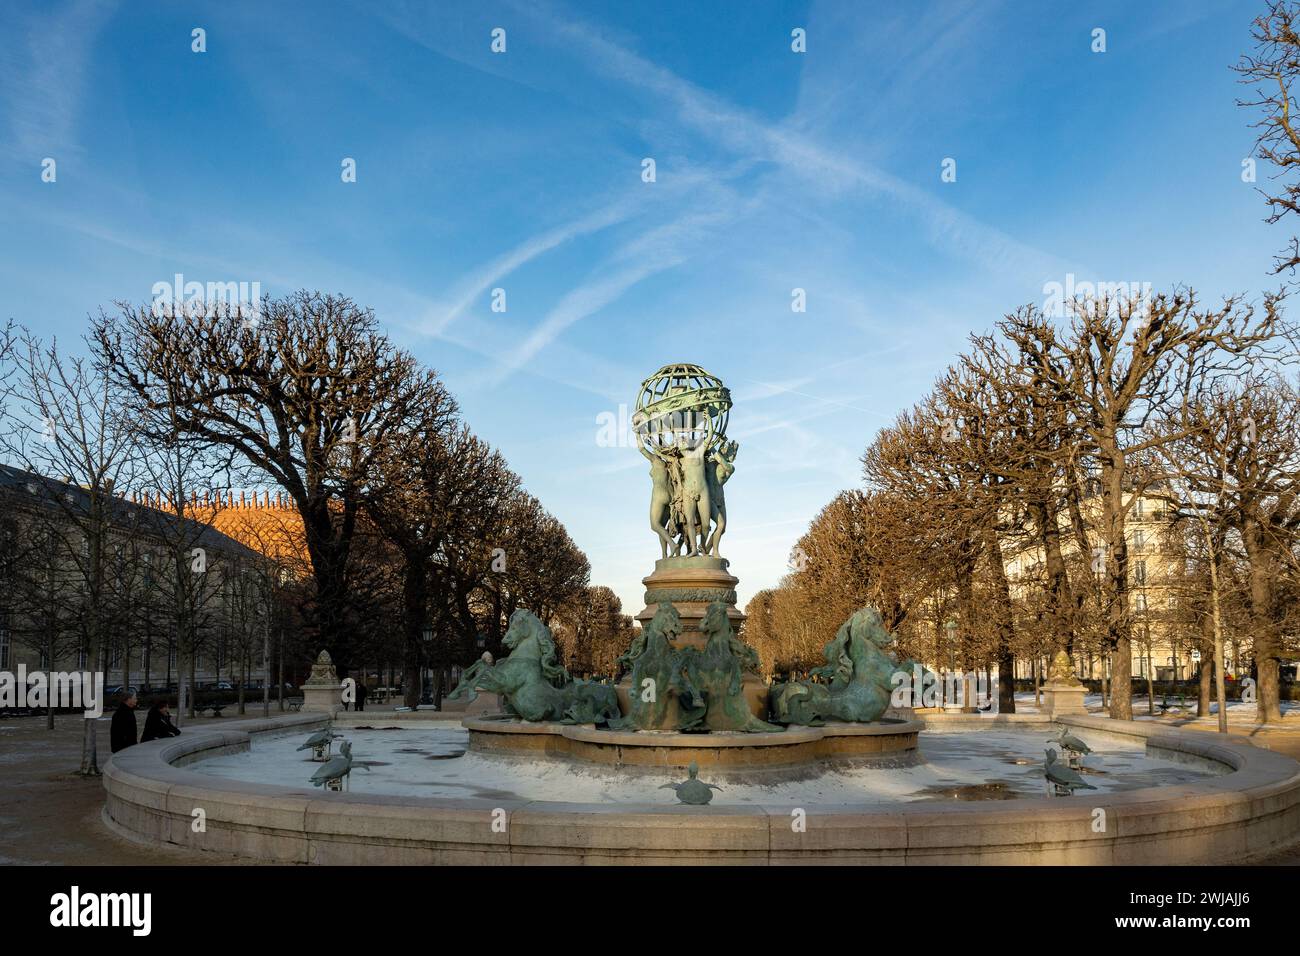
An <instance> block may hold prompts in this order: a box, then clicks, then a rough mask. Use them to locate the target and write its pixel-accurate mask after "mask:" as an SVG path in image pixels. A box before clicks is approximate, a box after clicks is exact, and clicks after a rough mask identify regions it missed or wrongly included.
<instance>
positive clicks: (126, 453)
mask: <svg viewBox="0 0 1300 956" xmlns="http://www.w3.org/2000/svg"><path fill="white" fill-rule="evenodd" d="M17 366H18V368H17V372H16V380H17V386H18V388H19V390H20V397H21V400H22V403H23V405H24V409H23V419H22V421H21V422H20V423H18V425H17V426H16V428H15V429H14V432H13V433H11V435H10V439H9V441H8V442H7V445H8V451H9V456H10V457H11V458H12V459H14V460H16V461H18V462H19V463H20V464H21V466H22V467H23V468H24V469H25V470H27V471H29V472H32V473H33V474H34V475H35V476H36V477H34V478H33V479H31V480H32V481H33V483H36V484H38V485H39V486H40V487H39V488H37V489H36V494H37V495H38V496H39V497H41V498H43V499H45V500H46V501H48V502H50V503H51V504H52V505H53V506H54V507H55V508H57V509H58V515H57V519H58V520H56V521H50V522H48V523H47V527H48V529H49V531H50V532H51V534H53V535H54V536H55V537H57V539H58V541H59V548H58V550H59V552H60V554H61V555H62V556H63V557H64V558H65V559H66V562H67V567H68V569H69V571H70V572H71V573H73V574H74V575H75V578H76V581H77V584H78V590H79V592H80V596H81V598H82V600H83V602H84V604H83V608H82V611H83V613H82V615H81V621H82V629H83V634H84V642H83V650H84V653H85V659H86V662H87V666H88V667H89V668H90V669H91V670H93V671H97V672H103V671H104V670H105V669H106V667H107V660H106V653H105V650H106V648H107V644H108V640H107V638H108V628H109V624H110V618H111V604H112V593H111V589H110V584H111V572H110V561H111V559H112V548H111V545H112V538H113V536H114V534H117V535H124V536H128V537H129V536H130V535H131V534H133V533H135V529H133V528H131V527H129V523H130V520H131V517H130V515H131V514H132V512H130V510H129V509H125V508H124V506H123V502H122V501H121V499H120V498H119V497H118V495H117V489H121V488H124V487H126V486H127V485H128V484H129V481H130V479H131V477H132V474H133V469H134V468H135V467H136V466H137V464H138V458H139V449H138V445H137V441H136V432H135V430H134V428H133V427H132V423H131V422H130V421H129V420H128V416H127V415H126V414H125V413H124V407H125V402H124V401H123V396H122V394H121V392H120V391H119V390H118V389H117V388H116V387H115V385H114V383H113V382H112V381H111V380H110V379H108V378H107V377H105V376H104V375H102V374H100V371H99V370H98V369H97V368H96V367H95V366H94V365H93V364H92V363H90V362H89V361H86V360H84V359H81V358H76V357H69V356H67V355H65V354H63V353H62V352H60V350H59V348H58V345H57V343H54V342H50V343H48V344H46V343H43V342H42V341H41V340H40V339H38V338H36V337H35V336H34V335H32V334H31V333H30V332H24V333H23V336H22V339H21V346H20V348H19V349H18V354H17ZM51 476H58V478H54V477H51ZM60 479H61V480H60ZM52 663H53V661H52V660H51V664H52ZM84 723H85V729H84V733H83V737H82V753H81V770H80V772H81V773H82V774H85V775H98V773H99V754H98V750H97V747H96V739H95V721H93V720H87V721H85V722H84Z"/></svg>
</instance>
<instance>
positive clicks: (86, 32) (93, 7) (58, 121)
mask: <svg viewBox="0 0 1300 956" xmlns="http://www.w3.org/2000/svg"><path fill="white" fill-rule="evenodd" d="M114 7H115V4H114V3H111V2H109V0H74V2H72V3H69V4H67V5H66V6H65V7H64V8H63V9H62V10H61V11H59V12H58V13H56V14H54V15H53V16H51V15H50V14H49V13H48V12H46V11H40V12H39V13H38V14H37V15H36V16H33V17H30V18H25V19H20V18H18V17H17V16H15V15H14V14H13V13H12V12H10V11H7V12H6V14H5V16H6V17H11V18H12V19H11V20H10V25H9V27H8V28H7V29H6V30H5V33H6V34H7V35H8V36H7V39H5V40H0V102H3V104H4V113H5V118H6V119H7V120H8V125H9V130H10V135H9V136H7V137H4V139H5V140H7V143H6V145H5V146H4V147H3V148H4V151H5V152H6V153H7V154H8V155H9V156H10V157H12V158H14V159H16V160H20V161H22V162H27V163H39V162H40V160H41V159H43V158H45V157H46V156H52V157H54V158H55V159H56V160H57V159H59V158H60V157H61V156H66V155H68V154H72V153H76V152H78V151H79V150H80V142H79V138H78V135H77V124H78V121H79V119H80V117H81V99H82V94H83V92H84V89H85V85H86V78H87V74H88V72H89V68H90V59H91V50H92V47H93V46H94V43H95V39H96V37H97V36H98V34H99V31H100V29H101V28H102V27H103V25H104V23H105V22H107V20H108V18H109V17H110V15H111V14H112V12H113V9H114Z"/></svg>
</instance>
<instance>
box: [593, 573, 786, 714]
mask: <svg viewBox="0 0 1300 956" xmlns="http://www.w3.org/2000/svg"><path fill="white" fill-rule="evenodd" d="M727 566H728V561H727V559H726V558H708V557H695V558H685V557H683V558H660V559H659V560H658V561H656V562H655V569H654V573H653V574H651V575H649V576H647V577H644V578H642V579H641V583H642V584H644V585H645V589H646V590H645V608H644V609H643V610H642V611H641V613H640V614H638V615H637V616H636V619H637V620H638V621H640V622H641V626H642V627H645V626H646V625H648V624H649V623H650V620H651V618H653V617H654V616H655V611H657V610H658V609H659V602H661V601H667V602H668V603H670V604H671V605H672V606H673V607H674V608H676V609H677V615H678V616H679V617H680V618H681V619H682V633H681V635H680V636H679V637H678V638H677V640H676V641H675V642H674V643H675V646H677V647H697V648H700V649H701V650H703V648H704V645H705V644H706V643H707V641H708V639H707V638H706V637H705V636H704V635H703V634H702V633H700V622H701V621H703V620H704V615H705V613H706V612H707V611H708V610H709V605H710V604H712V603H713V602H714V601H721V602H722V603H723V604H725V605H727V617H728V618H729V619H730V620H731V626H732V628H733V629H734V630H735V631H736V632H739V631H740V627H741V625H742V624H744V623H745V615H744V613H743V612H742V611H740V610H739V609H738V608H737V607H736V585H737V584H739V583H740V579H739V578H737V577H735V576H734V575H732V574H731V573H729V572H728V570H727ZM631 683H632V678H631V675H627V676H625V677H624V678H623V680H622V681H620V682H619V685H618V704H619V707H620V708H621V709H622V711H623V713H625V714H626V713H627V712H628V710H629V709H630V704H629V700H628V694H629V693H630V691H631ZM767 691H768V687H767V684H766V683H765V682H764V681H763V679H762V678H761V677H759V676H758V675H757V674H746V675H745V676H744V678H743V692H744V694H745V701H746V702H747V703H748V704H749V709H750V711H751V712H752V713H753V714H754V715H755V716H757V717H762V718H766V716H767ZM670 709H671V708H670ZM675 716H676V715H675V714H672V715H670V717H674V718H675Z"/></svg>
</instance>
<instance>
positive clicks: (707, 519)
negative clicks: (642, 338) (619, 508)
mask: <svg viewBox="0 0 1300 956" xmlns="http://www.w3.org/2000/svg"><path fill="white" fill-rule="evenodd" d="M730 412H731V393H730V392H729V391H728V390H727V388H726V387H725V386H724V385H723V384H722V380H721V379H719V378H717V377H716V376H714V375H710V374H709V373H708V372H706V371H705V370H704V369H702V368H700V366H698V365H688V364H678V365H665V366H664V367H663V368H661V369H660V370H659V371H657V372H655V373H654V374H653V375H651V376H650V377H649V378H647V379H646V380H645V381H644V382H642V383H641V391H640V393H639V394H638V395H637V401H636V411H635V413H634V414H633V416H632V427H633V429H634V430H635V431H636V434H637V439H638V443H637V448H638V450H639V451H640V452H641V454H642V455H644V456H645V457H646V460H647V461H649V462H650V484H651V492H650V527H651V529H652V530H653V531H654V533H655V536H656V537H657V538H658V539H659V544H660V549H661V551H662V552H663V557H665V558H667V557H668V556H669V551H670V550H671V551H672V554H673V556H679V555H681V554H682V551H683V550H685V552H686V554H687V555H688V556H695V555H712V556H713V557H718V556H719V547H720V545H721V542H722V535H723V532H725V531H726V528H727V505H726V499H725V497H724V495H723V491H722V486H723V485H725V484H726V483H727V479H729V478H730V477H731V476H732V474H733V473H734V472H735V470H736V465H735V461H736V453H737V452H738V451H739V450H740V446H739V445H737V444H736V443H735V442H734V441H728V440H727V419H728V416H729V414H730Z"/></svg>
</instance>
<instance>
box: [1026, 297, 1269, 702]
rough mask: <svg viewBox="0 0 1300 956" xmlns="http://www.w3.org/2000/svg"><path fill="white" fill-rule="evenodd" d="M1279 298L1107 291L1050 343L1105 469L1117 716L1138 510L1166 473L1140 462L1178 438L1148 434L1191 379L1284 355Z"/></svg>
mask: <svg viewBox="0 0 1300 956" xmlns="http://www.w3.org/2000/svg"><path fill="white" fill-rule="evenodd" d="M1277 302H1278V299H1277V297H1276V296H1267V297H1266V298H1265V300H1264V303H1263V308H1262V310H1260V311H1259V312H1258V313H1257V310H1255V309H1253V308H1251V307H1248V306H1244V305H1242V303H1241V302H1240V300H1238V299H1235V298H1230V299H1227V300H1225V302H1224V304H1223V305H1222V307H1220V308H1217V309H1200V308H1198V307H1197V303H1196V301H1195V297H1194V295H1193V294H1192V293H1191V292H1190V291H1188V292H1184V291H1176V292H1175V293H1173V294H1172V295H1169V296H1165V295H1160V296H1157V297H1155V299H1154V300H1153V301H1150V302H1147V301H1144V300H1141V299H1138V298H1131V299H1127V300H1116V299H1113V298H1111V297H1108V296H1101V297H1098V298H1094V299H1080V300H1078V301H1076V302H1074V303H1073V304H1072V318H1071V321H1070V327H1069V330H1068V332H1067V333H1066V334H1064V335H1062V336H1059V337H1056V338H1055V340H1054V341H1051V342H1049V343H1048V347H1049V348H1050V349H1051V350H1052V351H1053V352H1054V353H1055V354H1056V355H1057V356H1058V359H1059V361H1057V362H1055V363H1053V364H1052V365H1050V366H1049V367H1048V368H1046V369H1044V374H1045V375H1046V376H1047V384H1048V385H1049V386H1050V387H1051V388H1052V389H1053V391H1054V392H1055V393H1056V394H1059V395H1060V396H1061V400H1062V401H1064V402H1066V403H1068V405H1069V406H1070V408H1071V412H1072V414H1073V415H1074V417H1075V418H1076V420H1077V421H1078V423H1079V427H1080V429H1081V433H1082V446H1081V451H1082V452H1083V454H1084V455H1086V456H1087V457H1088V458H1089V459H1090V460H1091V461H1092V462H1093V463H1094V464H1095V467H1096V472H1097V481H1098V486H1097V491H1098V496H1099V499H1100V526H1101V527H1100V529H1099V530H1100V539H1101V545H1100V549H1099V550H1098V551H1097V553H1096V560H1097V562H1098V563H1099V564H1100V565H1101V566H1102V568H1103V570H1102V579H1103V590H1102V594H1103V597H1104V602H1105V605H1106V607H1107V609H1108V610H1107V614H1108V624H1107V645H1108V651H1109V655H1110V658H1111V673H1112V675H1113V682H1114V684H1115V686H1116V687H1118V688H1119V690H1118V692H1117V693H1115V694H1113V695H1112V699H1111V716H1112V717H1115V718H1119V719H1124V720H1128V719H1131V718H1132V714H1133V712H1132V697H1131V693H1130V688H1131V673H1132V659H1131V649H1130V645H1131V638H1132V620H1131V613H1130V606H1129V554H1128V545H1127V536H1126V524H1127V518H1128V513H1129V510H1130V509H1131V508H1132V507H1133V504H1134V503H1135V502H1136V501H1138V500H1140V498H1141V497H1142V495H1143V493H1144V491H1145V490H1146V489H1147V488H1149V487H1150V486H1151V485H1152V484H1154V483H1156V482H1158V481H1159V480H1160V476H1159V474H1158V473H1154V472H1151V471H1147V472H1145V473H1144V472H1143V471H1141V470H1140V469H1137V468H1135V467H1134V466H1133V462H1134V461H1135V460H1137V459H1140V458H1141V457H1142V456H1144V455H1145V456H1146V457H1147V458H1150V457H1151V456H1152V455H1154V453H1155V452H1156V450H1157V449H1158V448H1159V447H1160V446H1161V445H1162V444H1164V443H1167V442H1169V441H1172V440H1175V439H1176V437H1177V436H1176V435H1167V434H1147V433H1145V431H1144V430H1145V428H1146V425H1147V424H1148V423H1149V422H1151V421H1152V420H1154V419H1155V418H1156V417H1157V416H1159V415H1160V414H1161V412H1162V411H1163V410H1166V409H1168V408H1170V407H1172V406H1173V405H1175V404H1176V403H1177V401H1178V398H1179V396H1180V395H1182V394H1184V393H1185V392H1186V391H1187V390H1188V388H1189V383H1195V385H1196V387H1200V388H1205V387H1209V386H1210V385H1212V384H1214V383H1216V382H1219V381H1222V380H1226V379H1228V378H1230V377H1232V376H1233V375H1240V374H1242V373H1243V372H1245V371H1246V370H1247V369H1249V368H1250V367H1251V366H1252V364H1253V363H1255V362H1257V361H1262V360H1264V359H1266V358H1268V357H1270V356H1272V355H1275V354H1276V352H1277V349H1278V343H1279V339H1278V338H1277V334H1278V332H1279V331H1280V330H1281V323H1280V321H1279V319H1278V314H1277V310H1276V306H1277Z"/></svg>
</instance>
